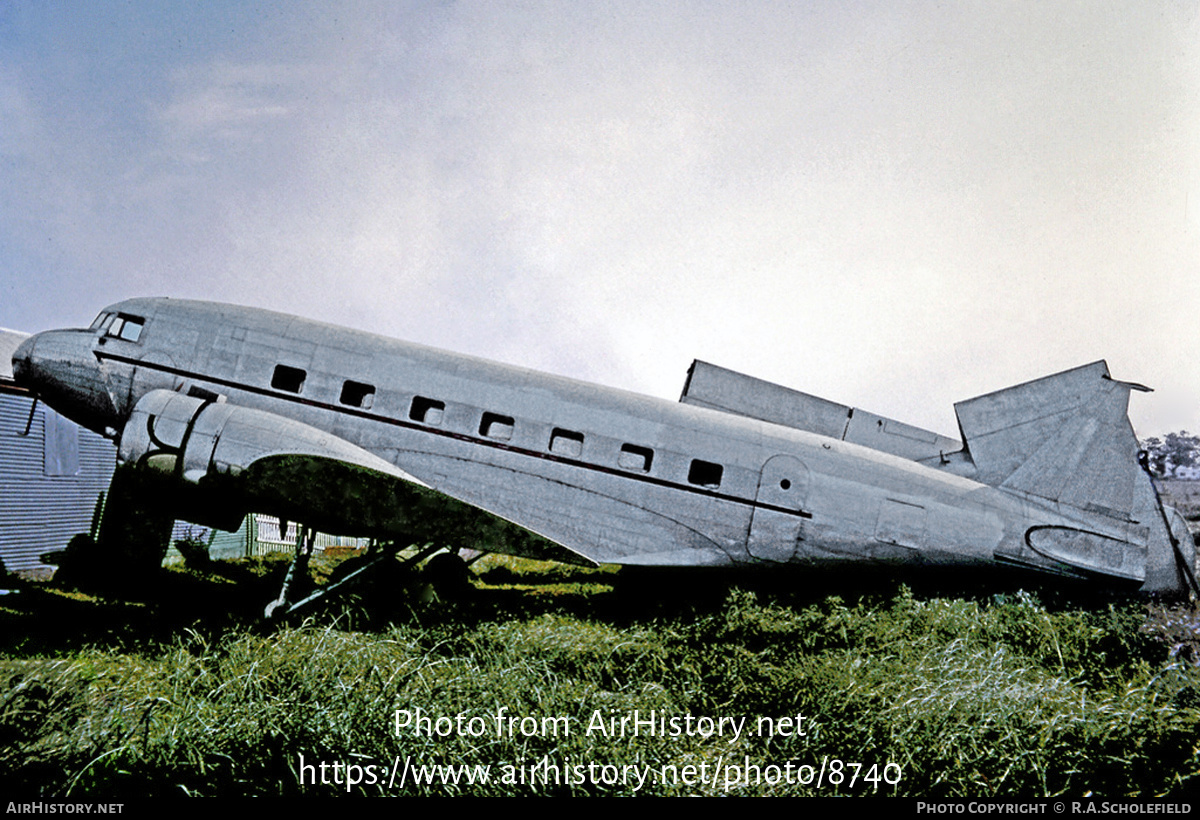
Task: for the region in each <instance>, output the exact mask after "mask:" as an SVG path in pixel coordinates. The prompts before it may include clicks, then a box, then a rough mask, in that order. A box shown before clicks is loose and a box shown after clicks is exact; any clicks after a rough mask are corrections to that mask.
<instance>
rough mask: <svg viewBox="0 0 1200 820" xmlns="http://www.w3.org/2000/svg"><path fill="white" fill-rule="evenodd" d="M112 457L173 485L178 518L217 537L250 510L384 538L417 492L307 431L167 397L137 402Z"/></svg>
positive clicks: (371, 460) (403, 476)
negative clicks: (214, 529) (214, 532)
mask: <svg viewBox="0 0 1200 820" xmlns="http://www.w3.org/2000/svg"><path fill="white" fill-rule="evenodd" d="M118 458H119V460H120V461H121V463H122V464H131V465H137V466H139V467H141V468H143V469H150V470H153V471H156V472H159V473H161V474H163V476H164V478H165V477H170V478H172V479H174V481H175V483H176V486H177V488H178V490H179V492H177V493H176V497H177V498H178V500H179V502H180V505H181V507H182V508H183V509H184V510H186V513H184V514H185V515H186V517H188V518H189V520H193V521H196V522H198V523H205V524H211V525H212V526H217V527H220V528H222V529H235V528H236V527H237V525H238V523H240V521H241V519H242V517H244V516H245V515H246V513H247V512H250V511H251V510H253V511H255V512H262V513H269V514H272V515H279V516H281V517H285V518H288V519H290V520H293V521H303V522H305V523H310V524H313V525H314V526H317V527H319V528H321V529H322V530H324V531H326V532H333V533H343V534H348V535H350V534H363V535H376V534H383V533H388V532H394V531H398V530H401V529H403V525H404V523H405V522H404V520H403V519H404V516H403V513H402V508H403V507H404V506H405V505H406V504H408V505H411V502H412V500H413V495H414V494H418V493H420V492H421V491H422V488H424V487H425V485H424V484H423V482H421V481H419V480H417V479H416V478H413V477H412V476H410V475H408V474H407V473H405V472H404V471H402V470H400V469H398V468H397V467H396V466H395V465H393V464H389V463H388V462H386V461H384V460H383V459H381V458H379V457H378V456H375V455H373V454H371V453H368V452H367V451H366V450H363V449H362V448H360V447H357V446H355V445H353V444H351V443H350V442H348V441H346V440H344V439H341V438H338V437H337V436H334V435H332V434H330V433H327V432H325V431H323V430H319V429H317V428H315V427H312V426H310V425H307V424H304V423H302V422H299V421H295V420H293V419H289V418H285V417H283V416H279V415H276V414H274V413H268V412H265V411H262V410H255V409H253V408H249V407H241V406H238V405H234V404H228V403H225V402H213V401H209V400H204V399H199V398H195V397H193V396H186V395H183V394H180V393H175V392H172V391H169V390H154V391H151V392H150V393H147V394H146V395H145V396H143V397H142V398H141V400H139V401H138V403H137V406H136V407H135V408H134V410H133V413H132V414H131V415H130V417H129V421H128V422H127V423H126V425H125V429H124V431H123V432H122V434H121V441H120V445H119V449H118ZM425 492H429V491H427V490H426V491H425Z"/></svg>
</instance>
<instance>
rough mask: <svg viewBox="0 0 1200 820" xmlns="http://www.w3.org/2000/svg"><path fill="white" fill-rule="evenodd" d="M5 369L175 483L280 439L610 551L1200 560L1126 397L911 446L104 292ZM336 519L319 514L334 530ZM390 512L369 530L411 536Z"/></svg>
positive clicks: (620, 559) (1136, 582)
mask: <svg viewBox="0 0 1200 820" xmlns="http://www.w3.org/2000/svg"><path fill="white" fill-rule="evenodd" d="M105 317H107V318H105ZM122 323H124V324H122ZM1091 367H1093V368H1094V369H1095V372H1094V373H1093V372H1092V371H1087V372H1085V373H1082V374H1081V375H1079V376H1078V377H1077V378H1076V381H1078V382H1079V383H1081V384H1082V383H1084V379H1085V377H1086V378H1087V379H1088V380H1087V381H1086V384H1088V385H1091V384H1092V381H1097V384H1098V386H1096V387H1095V389H1096V390H1098V391H1101V392H1100V393H1097V395H1098V396H1100V397H1101V400H1103V401H1110V399H1111V403H1112V404H1113V407H1116V406H1117V405H1118V404H1119V403H1120V402H1121V401H1123V400H1124V399H1125V398H1127V395H1128V390H1127V389H1126V387H1125V386H1122V385H1121V383H1119V382H1112V381H1111V380H1107V383H1104V384H1100V383H1099V382H1100V381H1103V380H1105V379H1107V371H1106V369H1103V365H1102V363H1097V365H1094V366H1091ZM1080 370H1081V371H1083V370H1085V369H1080ZM1101 370H1103V373H1101V372H1100V371H1101ZM14 372H15V373H16V375H17V378H18V379H19V380H21V381H23V382H25V383H26V384H28V385H29V386H30V387H32V388H33V389H34V390H36V391H37V392H38V393H39V394H40V395H42V396H44V397H45V398H46V400H47V401H48V402H49V403H51V404H52V405H54V406H55V407H56V409H58V410H59V411H60V412H62V413H64V414H65V415H68V416H70V417H72V418H74V419H75V420H77V421H79V422H80V423H82V424H84V425H85V426H88V427H90V428H92V429H95V430H98V431H102V432H103V431H107V432H108V433H109V434H110V435H113V436H114V437H119V438H120V440H121V444H120V447H121V449H120V453H121V458H122V460H123V461H126V462H130V463H138V462H145V463H150V462H151V461H153V460H154V459H155V458H157V459H159V460H160V461H163V463H167V462H168V461H169V466H170V469H171V470H172V471H173V472H174V474H175V476H176V478H177V480H178V481H179V482H180V484H181V486H186V485H189V484H190V485H194V486H197V487H200V486H203V485H204V484H205V483H206V482H208V481H215V480H216V479H218V478H219V477H220V476H221V475H237V474H239V473H243V472H244V471H246V470H248V469H251V468H253V466H254V464H255V463H257V461H258V460H261V459H265V458H271V457H278V456H280V455H285V454H294V455H298V456H304V457H311V458H319V459H325V460H329V461H335V462H338V463H342V464H350V465H354V467H355V468H356V469H360V470H362V471H366V472H367V473H369V474H371V475H378V476H379V477H380V478H381V480H390V481H394V482H405V483H407V484H411V485H414V486H421V485H423V486H425V487H428V488H432V490H434V491H436V492H437V493H440V494H442V495H443V496H448V497H450V498H453V499H457V500H458V501H461V502H465V503H467V504H469V505H472V506H474V507H478V508H480V509H482V510H486V511H488V512H490V513H493V514H495V515H498V516H500V517H503V518H505V519H507V520H509V521H512V522H515V523H517V524H519V525H520V526H521V527H524V528H526V529H528V530H531V531H533V532H536V533H539V534H541V535H543V536H545V537H546V538H548V539H550V540H552V541H554V542H557V543H558V544H560V545H562V546H563V547H565V548H566V549H568V550H570V551H571V552H572V553H574V554H577V555H578V556H581V557H583V558H586V559H589V560H591V561H595V562H599V563H618V564H636V565H657V566H697V565H705V566H720V565H737V564H754V563H760V564H762V563H765V564H796V565H805V566H829V565H839V564H862V563H864V562H865V563H871V564H880V565H889V564H894V565H932V566H943V567H964V568H966V567H976V568H977V567H988V566H994V565H997V564H1002V565H1005V566H1014V565H1015V566H1020V567H1027V568H1030V569H1033V570H1043V571H1047V572H1058V573H1065V574H1068V575H1076V576H1079V577H1084V578H1093V579H1100V580H1103V581H1109V582H1115V583H1124V584H1127V585H1131V586H1133V587H1141V588H1142V589H1143V590H1146V591H1165V592H1171V591H1180V590H1182V589H1183V587H1184V583H1185V576H1184V575H1183V572H1184V570H1183V569H1182V567H1184V566H1188V567H1190V566H1191V564H1190V563H1189V562H1192V561H1194V558H1193V553H1192V551H1191V550H1192V547H1191V543H1190V540H1187V542H1186V543H1184V539H1183V538H1181V534H1182V533H1181V525H1180V522H1179V520H1178V517H1177V516H1174V515H1173V512H1172V511H1170V510H1169V508H1168V509H1164V508H1162V507H1161V504H1160V503H1159V501H1158V498H1157V495H1156V494H1155V492H1154V489H1153V487H1152V486H1151V484H1150V482H1149V478H1148V477H1147V476H1146V475H1145V474H1144V473H1143V472H1142V471H1141V470H1139V469H1137V467H1136V463H1135V459H1136V441H1134V440H1133V438H1132V430H1131V429H1129V426H1128V421H1127V419H1125V417H1124V406H1123V405H1121V407H1120V419H1119V420H1117V419H1115V416H1114V414H1115V413H1116V410H1113V411H1111V412H1110V411H1107V410H1106V411H1104V414H1100V415H1097V413H1098V411H1093V410H1088V409H1086V408H1084V409H1081V410H1074V411H1058V410H1055V412H1059V415H1062V416H1063V418H1064V419H1065V421H1063V422H1062V424H1063V425H1067V427H1065V428H1063V429H1066V430H1067V432H1065V433H1064V432H1061V431H1059V432H1055V431H1051V432H1050V433H1045V432H1039V433H1037V435H1038V436H1041V437H1042V438H1043V439H1045V441H1046V442H1048V443H1039V442H1038V441H1033V442H1032V443H1028V442H1029V441H1032V437H1033V435H1034V434H1033V433H1030V432H1028V431H1030V430H1040V429H1041V428H1039V427H1038V424H1042V426H1043V427H1044V426H1045V425H1044V424H1043V423H1042V422H1039V421H1037V420H1036V419H1035V420H1034V421H1025V420H1024V419H1025V418H1026V416H1028V417H1029V418H1034V417H1035V416H1036V412H1033V413H1032V414H1030V413H1027V414H1026V416H1021V415H1019V414H1018V417H1017V418H1016V420H1014V421H1011V422H1008V421H1005V422H994V421H992V420H991V417H993V416H996V417H1000V416H1003V414H1004V413H1006V412H1007V410H1006V409H1005V407H1004V402H1003V401H1002V400H1001V399H997V400H996V401H994V402H992V403H990V404H989V403H987V402H984V403H983V404H980V405H978V409H979V412H977V413H975V416H976V417H978V418H980V419H983V421H980V422H978V424H979V425H982V426H981V427H980V429H981V431H982V432H981V433H980V434H979V435H978V437H977V440H978V442H979V444H978V450H979V451H980V452H981V453H987V452H988V447H989V446H991V447H992V450H993V451H994V452H995V455H989V456H988V460H987V461H986V462H984V461H980V462H979V463H975V462H973V461H972V458H971V453H969V452H967V451H965V450H964V451H963V452H958V453H944V454H941V457H937V458H928V457H926V458H916V459H914V458H911V457H909V458H906V457H904V456H901V455H896V454H893V453H890V452H883V451H880V450H877V449H872V448H871V447H867V446H863V445H860V444H855V443H853V442H852V441H847V440H843V439H842V438H838V437H836V436H830V435H821V434H818V433H814V432H809V431H807V430H804V429H796V428H795V427H790V426H787V425H786V424H784V423H774V422H772V421H763V420H759V419H755V418H750V417H747V416H745V415H740V414H738V413H735V412H726V411H723V410H718V409H711V408H710V407H704V406H697V405H696V404H688V403H674V402H669V401H664V400H659V399H653V398H649V397H645V396H641V395H636V394H632V393H628V392H624V391H620V390H614V389H610V388H605V387H601V386H598V385H593V384H588V383H583V382H579V381H574V380H570V379H566V378H561V377H557V376H553V375H548V374H544V373H538V372H534V371H531V370H526V369H521V368H516V367H510V366H506V365H501V364H496V363H493V362H488V361H483V360H480V359H476V358H471V357H466V356H461V355H456V354H453V353H448V352H444V351H439V350H434V349H430V348H426V347H422V346H419V345H414V344H408V343H404V342H400V341H396V340H393V339H388V338H383V337H380V336H376V335H371V334H367V333H362V332H357V331H353V330H348V329H344V328H339V327H334V326H331V325H327V324H322V323H318V322H313V321H309V320H305V319H300V318H296V317H291V316H285V315H281V314H277V313H272V312H267V311H261V310H256V309H250V308H243V307H235V306H228V305H217V304H211V303H203V302H191V301H181V300H167V299H135V300H129V301H126V302H122V303H120V304H117V305H114V306H112V307H110V308H106V309H105V311H104V313H102V314H101V318H100V319H99V320H98V321H97V323H96V324H94V325H93V327H92V328H91V329H88V330H63V331H49V332H46V333H42V334H37V335H36V336H34V337H32V338H31V339H30V340H28V341H27V342H25V343H24V344H23V345H22V346H21V348H20V349H18V351H17V354H16V356H14ZM1093 376H1094V379H1093V378H1092V377H1093ZM1072 383H1073V384H1074V382H1072ZM1048 384H1049V382H1048ZM1055 384H1057V383H1055ZM1072 389H1074V388H1072ZM1089 389H1091V388H1089ZM1046 390H1047V391H1048V390H1050V388H1049V387H1047V389H1046ZM1113 391H1116V392H1113ZM1045 392H1046V391H1040V392H1037V393H1035V394H1033V395H1035V396H1041V395H1042V394H1043V393H1045ZM1051 392H1052V391H1051ZM1059 392H1061V391H1059ZM1077 392H1078V391H1077ZM997 395H1000V394H997ZM1021 395H1024V394H1021ZM1072 395H1073V394H1072ZM1085 399H1086V396H1085ZM1038 400H1039V401H1040V400H1042V399H1040V398H1039V399H1038ZM1047 401H1049V399H1047ZM1064 401H1065V400H1058V404H1056V405H1055V407H1059V405H1062V406H1066V405H1064V404H1063V402H1064ZM1071 401H1077V403H1081V404H1091V405H1094V404H1096V402H1097V400H1087V401H1084V400H1077V399H1074V398H1073V399H1071ZM1066 404H1067V405H1069V404H1070V402H1069V401H1068V402H1066ZM968 409H969V410H972V411H974V410H976V409H977V408H976V406H972V407H971V408H968ZM1051 409H1053V408H1051ZM1046 412H1050V411H1046ZM1072 413H1074V415H1072ZM1043 415H1044V414H1043ZM1081 415H1082V417H1084V419H1085V420H1084V422H1076V421H1072V419H1073V418H1075V417H1079V416H1081ZM1093 416H1095V418H1093ZM1110 417H1113V418H1110ZM1072 424H1074V425H1076V427H1077V428H1078V434H1077V435H1075V436H1074V438H1070V436H1068V433H1071V431H1072V430H1075V429H1076V428H1075V427H1070V425H1072ZM1121 424H1123V425H1124V428H1123V429H1124V430H1127V431H1128V435H1127V436H1125V437H1124V438H1123V437H1122V436H1124V434H1123V433H1122V432H1121V430H1122V427H1121ZM883 426H884V424H883V421H880V422H879V429H883ZM1068 428H1069V429H1068ZM913 429H915V428H913ZM1057 429H1058V428H1056V430H1057ZM1109 430H1112V431H1115V432H1112V433H1111V434H1110V433H1108V432H1106V431H1109ZM1014 431H1015V432H1014ZM985 433H986V435H985ZM1055 436H1057V438H1055ZM1080 437H1082V439H1083V444H1081V445H1079V447H1078V448H1076V449H1080V448H1083V446H1084V445H1089V446H1090V447H1092V448H1094V447H1101V446H1102V447H1104V448H1107V450H1110V451H1113V454H1110V455H1108V456H1105V458H1106V459H1107V460H1106V461H1102V462H1098V463H1102V464H1108V463H1110V462H1113V463H1122V464H1123V463H1124V462H1126V461H1127V462H1128V468H1127V469H1126V468H1124V467H1123V468H1121V469H1122V470H1125V472H1122V473H1121V476H1120V477H1119V480H1115V481H1107V480H1106V481H1107V483H1104V482H1101V483H1102V485H1103V486H1100V487H1099V489H1097V490H1095V493H1097V494H1098V495H1099V496H1100V498H1099V501H1092V500H1088V497H1089V496H1088V494H1089V493H1092V489H1091V488H1092V486H1093V484H1092V483H1088V482H1089V481H1091V479H1090V478H1088V477H1087V476H1081V477H1076V476H1074V474H1073V472H1072V471H1071V470H1068V469H1066V468H1064V467H1062V465H1061V463H1060V462H1057V461H1054V458H1055V453H1056V452H1058V451H1062V452H1063V458H1074V459H1075V462H1074V463H1075V464H1077V465H1079V469H1080V470H1086V469H1087V468H1088V465H1089V464H1091V462H1089V461H1088V460H1087V458H1086V454H1085V453H1082V452H1081V453H1074V451H1073V450H1071V448H1070V447H1069V446H1068V444H1069V441H1068V439H1070V440H1071V441H1078V440H1079V439H1080ZM1060 438H1061V439H1063V442H1067V443H1060V442H1059V439H1060ZM1014 441H1015V442H1017V443H1016V444H1013V443H1012V442H1014ZM1114 441H1115V443H1114ZM1022 442H1025V443H1022ZM1131 442H1132V443H1131ZM967 445H968V448H969V449H973V448H974V447H975V445H973V443H972V441H971V440H970V438H969V437H968V441H967ZM1014 447H1015V448H1017V450H1018V451H1019V452H1018V453H1017V454H1016V455H1014V454H1013V452H1012V451H1013V448H1014ZM1021 448H1024V449H1021ZM1006 458H1007V460H1008V462H1011V464H1006V461H1005V459H1006ZM164 459H165V460H167V461H164ZM1038 459H1041V460H1044V461H1046V463H1047V465H1048V466H1046V467H1044V468H1043V467H1041V466H1040V463H1041V462H1039V461H1038ZM1114 460H1116V461H1114ZM1023 465H1032V466H1026V467H1025V469H1024V472H1022V466H1023ZM1034 468H1037V469H1036V470H1035V469H1034ZM1105 469H1107V468H1105ZM1060 473H1061V477H1060ZM1039 476H1040V477H1039ZM1047 476H1049V478H1047ZM1080 481H1083V482H1084V483H1083V484H1082V485H1080V483H1079V482H1080ZM1050 485H1053V487H1051V488H1050V489H1043V488H1044V487H1050ZM259 511H260V512H275V511H273V510H265V509H264V510H259ZM283 512H286V513H287V514H292V512H293V511H283ZM336 512H337V511H336V510H334V511H330V510H322V511H320V518H321V523H322V525H323V526H325V527H327V528H329V527H330V525H331V523H333V524H336V523H337V520H336V519H337V518H338V516H337V515H336ZM384 518H386V516H383V517H381V516H374V517H373V518H372V521H373V522H376V523H375V524H373V526H378V528H379V529H380V530H383V531H387V530H397V529H402V526H403V524H402V519H398V521H399V523H395V524H392V523H389V522H388V521H386V520H383V519H384ZM376 519H378V521H376ZM342 524H343V530H344V531H346V532H361V530H362V529H363V526H362V522H361V521H360V522H355V521H353V520H349V519H348V518H347V519H346V520H344V521H342ZM368 529H369V528H368ZM1173 531H1174V532H1173ZM1182 532H1186V531H1185V530H1184V531H1182ZM380 534H385V533H383V532H381V533H380ZM391 534H397V533H395V532H392V533H391Z"/></svg>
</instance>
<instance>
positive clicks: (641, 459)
mask: <svg viewBox="0 0 1200 820" xmlns="http://www.w3.org/2000/svg"><path fill="white" fill-rule="evenodd" d="M307 376H308V374H307V373H306V372H305V371H304V370H301V369H300V368H298V367H289V366H288V365H285V364H280V365H276V366H275V372H274V374H273V375H272V377H271V387H273V388H275V389H276V390H283V391H286V392H288V393H300V392H301V390H303V389H304V381H305V379H306V378H307ZM338 401H339V402H340V403H341V404H344V405H346V406H348V407H359V408H362V409H364V410H369V409H370V408H371V406H372V405H373V404H374V402H375V387H374V385H370V384H364V383H363V382H356V381H353V380H351V379H347V380H346V381H344V382H343V383H342V392H341V396H340V397H339V399H338ZM445 414H446V403H445V402H444V401H438V400H437V399H430V398H426V397H425V396H414V397H413V400H412V404H411V405H410V406H409V410H408V417H409V419H410V420H412V421H415V422H417V423H418V424H427V425H430V426H437V425H439V424H441V423H442V419H443V418H444V417H445ZM515 429H516V420H515V419H514V418H513V417H512V416H504V415H501V414H499V413H491V412H485V413H484V414H483V417H482V418H481V419H480V422H479V435H481V436H483V437H485V438H490V439H494V440H496V441H509V440H510V439H512V437H513V431H514V430H515ZM550 452H551V453H554V454H555V455H559V456H564V457H566V458H579V457H581V456H582V455H583V433H579V432H576V431H574V430H566V429H563V428H561V427H555V428H554V429H553V430H552V431H551V433H550ZM653 462H654V451H653V450H651V449H650V448H649V447H640V446H638V445H636V444H622V445H621V450H620V452H619V453H618V454H617V466H618V467H620V468H621V469H623V470H631V471H636V472H640V473H648V472H650V465H651V464H652V463H653ZM724 472H725V468H724V467H722V466H721V465H720V464H714V463H713V462H711V461H704V460H703V459H699V458H695V459H692V463H691V465H690V467H689V468H688V477H687V480H688V483H689V484H695V485H697V486H700V487H707V488H709V489H716V488H717V487H720V486H721V479H722V477H723V475H724Z"/></svg>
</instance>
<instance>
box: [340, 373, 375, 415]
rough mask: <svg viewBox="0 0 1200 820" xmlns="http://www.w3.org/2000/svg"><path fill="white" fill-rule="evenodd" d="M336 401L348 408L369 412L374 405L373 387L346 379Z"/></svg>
mask: <svg viewBox="0 0 1200 820" xmlns="http://www.w3.org/2000/svg"><path fill="white" fill-rule="evenodd" d="M338 401H340V402H341V403H342V404H345V405H347V406H349V407H361V408H362V409H363V410H370V409H371V405H372V404H374V403H375V386H374V385H370V384H363V383H362V382H356V381H352V380H350V379H347V380H346V381H345V382H343V383H342V395H341V397H340V398H339V399H338Z"/></svg>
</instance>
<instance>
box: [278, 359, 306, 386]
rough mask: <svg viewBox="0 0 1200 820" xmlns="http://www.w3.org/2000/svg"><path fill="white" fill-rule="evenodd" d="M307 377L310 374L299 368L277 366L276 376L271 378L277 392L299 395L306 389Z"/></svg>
mask: <svg viewBox="0 0 1200 820" xmlns="http://www.w3.org/2000/svg"><path fill="white" fill-rule="evenodd" d="M307 376H308V374H307V373H306V372H304V371H303V370H301V369H300V368H298V367H288V366H287V365H286V364H277V365H275V375H273V376H272V377H271V386H272V387H274V388H275V389H276V390H286V391H287V392H289V393H299V392H300V391H301V390H303V389H304V379H305V378H307Z"/></svg>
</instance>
